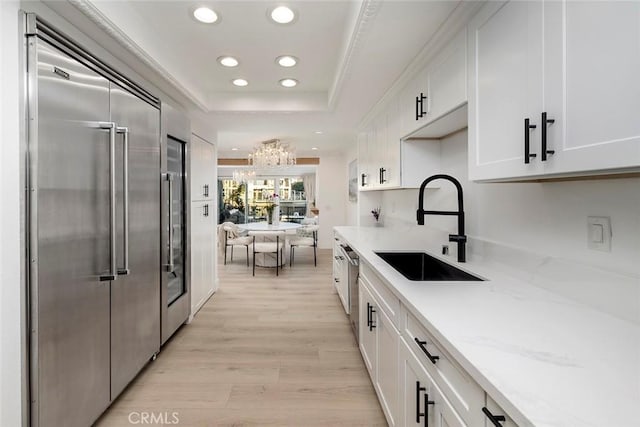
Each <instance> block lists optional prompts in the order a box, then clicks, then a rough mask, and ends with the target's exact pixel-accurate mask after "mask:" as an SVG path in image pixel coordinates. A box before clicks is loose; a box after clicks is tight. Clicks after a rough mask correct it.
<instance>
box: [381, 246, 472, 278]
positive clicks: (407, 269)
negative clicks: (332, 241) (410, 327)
mask: <svg viewBox="0 0 640 427" xmlns="http://www.w3.org/2000/svg"><path fill="white" fill-rule="evenodd" d="M375 254H376V255H378V256H379V257H380V258H382V259H383V260H385V261H386V262H387V264H389V265H390V266H391V267H393V268H395V269H396V271H398V272H399V273H400V274H402V275H403V276H404V277H406V278H407V279H409V280H415V281H441V282H446V281H462V282H470V281H475V282H477V281H483V280H484V279H481V278H479V277H476V276H474V275H472V274H469V273H467V272H466V271H462V270H460V269H459V268H456V267H454V266H452V265H449V264H447V263H446V262H442V261H440V260H439V259H437V258H434V257H432V256H431V255H428V254H426V253H424V252H375Z"/></svg>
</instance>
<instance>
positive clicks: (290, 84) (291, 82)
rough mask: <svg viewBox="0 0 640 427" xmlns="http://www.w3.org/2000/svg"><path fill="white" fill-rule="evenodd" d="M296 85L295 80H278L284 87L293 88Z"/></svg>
mask: <svg viewBox="0 0 640 427" xmlns="http://www.w3.org/2000/svg"><path fill="white" fill-rule="evenodd" d="M297 84H298V81H297V80H296V79H282V80H280V85H281V86H284V87H294V86H296V85H297Z"/></svg>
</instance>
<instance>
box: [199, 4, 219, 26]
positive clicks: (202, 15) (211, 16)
mask: <svg viewBox="0 0 640 427" xmlns="http://www.w3.org/2000/svg"><path fill="white" fill-rule="evenodd" d="M193 17H194V18H196V19H197V20H198V21H200V22H204V23H205V24H213V23H214V22H216V21H217V20H218V14H217V13H215V12H214V11H213V10H211V9H209V8H208V7H199V8H197V9H196V10H194V11H193Z"/></svg>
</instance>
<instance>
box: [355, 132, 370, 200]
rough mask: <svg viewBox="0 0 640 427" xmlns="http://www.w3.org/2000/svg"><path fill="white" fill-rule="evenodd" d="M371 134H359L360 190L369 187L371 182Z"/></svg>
mask: <svg viewBox="0 0 640 427" xmlns="http://www.w3.org/2000/svg"><path fill="white" fill-rule="evenodd" d="M368 137H369V134H368V132H360V133H359V134H358V189H364V188H367V187H368V184H369V183H370V182H371V177H370V176H369V141H368Z"/></svg>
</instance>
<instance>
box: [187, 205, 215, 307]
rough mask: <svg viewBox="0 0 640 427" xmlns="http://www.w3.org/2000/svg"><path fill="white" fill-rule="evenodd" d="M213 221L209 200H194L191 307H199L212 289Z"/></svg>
mask: <svg viewBox="0 0 640 427" xmlns="http://www.w3.org/2000/svg"><path fill="white" fill-rule="evenodd" d="M215 229H216V226H215V222H214V214H213V205H212V203H211V202H209V201H201V202H194V203H193V204H192V209H191V307H192V310H196V309H199V308H200V306H201V305H202V304H203V303H204V301H205V300H206V298H207V297H208V296H209V294H210V293H211V292H212V291H213V290H214V286H215V277H214V263H215V258H214V245H215Z"/></svg>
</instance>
